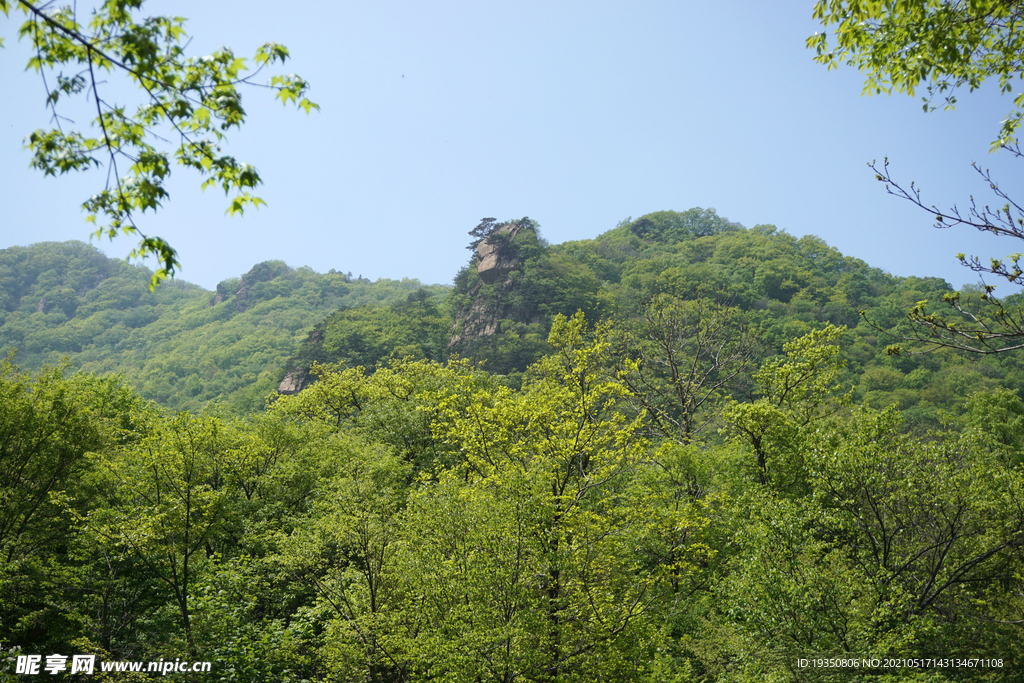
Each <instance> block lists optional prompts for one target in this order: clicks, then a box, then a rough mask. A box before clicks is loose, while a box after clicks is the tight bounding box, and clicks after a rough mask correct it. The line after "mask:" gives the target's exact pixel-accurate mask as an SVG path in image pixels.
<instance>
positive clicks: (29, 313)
mask: <svg viewBox="0 0 1024 683" xmlns="http://www.w3.org/2000/svg"><path fill="white" fill-rule="evenodd" d="M149 277H150V273H149V272H148V271H147V270H145V269H143V268H140V267H138V266H131V265H128V264H125V263H124V262H122V261H118V260H115V259H108V258H106V257H104V256H103V255H102V254H100V253H99V252H98V251H97V250H96V249H95V248H93V247H90V246H88V245H85V244H82V243H79V242H65V243H44V244H37V245H34V246H32V247H28V248H20V247H13V248H10V249H5V250H3V251H0V349H2V352H3V353H7V352H9V351H10V350H12V349H17V354H18V355H17V358H18V361H17V362H18V364H19V365H20V366H22V367H24V368H26V369H29V370H38V369H40V368H41V367H42V366H43V365H44V364H48V365H50V366H56V365H58V364H60V362H61V360H62V359H63V358H65V357H67V358H69V359H70V360H71V361H72V363H73V364H74V366H75V367H76V368H80V369H82V370H87V371H90V372H98V373H122V374H123V375H124V376H125V378H126V379H128V380H129V381H130V382H131V383H132V384H134V385H135V386H136V387H137V388H138V389H139V391H140V393H141V394H142V395H143V396H144V397H146V398H148V399H151V400H155V401H157V402H159V403H161V404H162V405H164V406H166V407H168V408H174V409H186V408H188V409H196V408H199V407H201V406H203V405H206V404H207V403H209V402H210V401H217V400H219V401H222V402H223V404H224V407H225V408H226V409H227V410H228V411H229V412H233V413H236V414H244V413H246V412H249V411H251V410H258V409H260V408H261V407H262V406H263V404H264V401H265V399H266V397H267V396H268V395H270V394H272V393H273V392H274V390H275V389H276V388H277V386H278V383H279V382H280V381H281V378H282V375H283V374H284V372H285V367H286V365H287V363H288V359H289V358H291V357H292V356H293V355H294V354H295V353H296V348H297V347H298V345H299V342H300V341H301V340H302V339H303V338H304V336H305V335H306V334H307V332H308V327H309V322H310V320H317V319H320V318H323V317H324V316H326V315H328V314H329V313H330V312H332V311H335V310H337V309H338V308H340V307H344V306H349V307H357V306H361V305H370V304H373V305H386V304H388V303H390V302H394V301H404V300H405V299H407V298H408V297H409V296H410V294H412V293H414V292H416V291H418V290H419V289H421V285H420V283H419V282H417V281H415V280H403V281H400V282H399V281H391V280H380V281H377V282H373V283H371V282H370V281H368V280H365V279H361V278H358V279H357V278H354V277H352V276H351V274H348V275H346V274H342V273H336V272H331V273H328V274H326V275H321V274H318V273H314V272H313V271H311V270H310V269H308V268H298V269H292V268H289V267H288V266H286V265H285V264H284V263H282V262H280V261H269V262H266V263H262V264H258V265H256V266H254V267H253V268H252V270H250V271H249V272H248V273H246V274H245V275H243V276H242V277H241V278H238V279H231V280H227V281H225V282H222V283H221V284H220V285H218V287H217V292H208V291H205V290H203V289H201V288H199V287H196V286H194V285H190V284H188V283H186V282H182V281H180V280H172V281H170V282H167V283H165V284H164V286H162V287H160V288H159V289H158V290H157V291H155V292H150V291H149V289H148V287H147V282H148V280H149ZM426 291H428V292H430V297H436V296H437V295H438V294H439V293H441V292H443V291H444V288H441V287H436V286H435V287H431V288H427V290H426ZM410 305H412V304H410ZM424 305H426V304H424ZM382 355H384V356H386V355H387V354H386V353H385V354H382ZM374 360H376V358H375V359H374ZM371 362H372V361H371Z"/></svg>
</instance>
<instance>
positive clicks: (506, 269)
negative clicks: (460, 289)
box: [476, 223, 522, 285]
mask: <svg viewBox="0 0 1024 683" xmlns="http://www.w3.org/2000/svg"><path fill="white" fill-rule="evenodd" d="M520 232H522V227H521V226H520V225H519V224H518V223H516V224H513V225H507V226H505V227H503V228H500V229H499V230H497V231H496V232H495V233H494V235H493V236H491V237H488V238H487V239H485V240H484V241H483V242H481V243H480V244H478V245H477V247H476V257H477V265H476V273H477V275H479V276H480V280H481V281H482V282H483V283H484V284H485V285H493V284H494V283H495V282H498V281H499V280H501V279H502V278H504V277H505V276H506V275H508V274H509V273H511V272H512V271H513V270H514V269H515V267H516V264H517V263H518V259H517V258H516V255H515V253H506V252H507V250H506V249H503V247H504V246H505V245H506V244H507V243H508V242H510V241H511V240H512V239H514V238H515V236H516V235H518V234H519V233H520ZM495 236H497V237H498V239H494V237H495Z"/></svg>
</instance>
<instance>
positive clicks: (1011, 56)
mask: <svg viewBox="0 0 1024 683" xmlns="http://www.w3.org/2000/svg"><path fill="white" fill-rule="evenodd" d="M1022 15H1024V6H1022V5H1021V3H1019V2H1000V1H999V0H978V1H972V2H969V3H968V2H945V1H944V0H896V1H895V2H885V3H882V2H849V1H848V0H819V2H818V3H817V4H816V5H815V7H814V18H815V19H817V20H818V21H820V22H821V23H822V25H823V26H824V27H825V28H831V29H832V31H831V34H827V33H824V32H823V33H816V34H815V35H813V36H811V37H810V38H808V39H807V46H808V47H809V48H811V49H813V50H814V51H815V53H816V55H817V56H816V57H815V61H817V62H818V63H820V64H824V65H826V66H827V67H828V68H829V69H832V68H836V67H837V66H838V65H839V64H846V65H849V66H855V67H857V68H858V69H859V70H860V71H861V72H862V73H864V74H865V81H864V93H865V94H877V93H883V92H884V93H892V92H902V93H906V94H908V95H912V96H913V95H915V94H916V93H917V91H918V89H919V88H920V87H921V86H925V87H926V88H927V96H926V97H924V98H923V101H924V108H925V110H926V111H928V110H931V109H934V108H935V106H936V105H935V104H934V102H935V100H936V99H938V98H940V97H941V98H942V99H943V100H944V105H945V107H946V108H947V109H950V108H952V107H953V106H954V105H955V104H956V98H955V96H954V93H955V91H956V90H957V89H958V88H961V87H966V88H968V89H969V90H972V91H973V90H975V89H977V88H979V87H980V86H981V84H982V83H983V82H984V81H986V80H988V79H995V80H997V81H998V82H999V88H1000V90H1001V91H1002V92H1004V93H1007V92H1010V91H1012V89H1013V82H1014V81H1016V80H1019V79H1020V77H1021V75H1022V72H1024V62H1022V60H1021V55H1022V54H1024V34H1022V33H1021V31H1019V30H1017V24H1018V23H1019V22H1020V20H1021V18H1022ZM1022 106H1024V95H1018V96H1017V97H1016V98H1015V99H1014V109H1013V110H1012V111H1011V112H1010V114H1009V115H1008V116H1007V117H1006V118H1005V119H1004V120H1003V121H1002V124H1001V128H1000V131H999V137H998V138H997V139H996V140H995V141H994V142H993V143H992V146H993V149H996V148H998V147H999V146H1000V145H1005V144H1010V143H1012V142H1014V141H1015V140H1016V131H1017V129H1018V127H1019V126H1020V122H1021V119H1022V117H1024V109H1022Z"/></svg>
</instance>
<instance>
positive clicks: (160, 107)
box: [2, 1, 318, 286]
mask: <svg viewBox="0 0 1024 683" xmlns="http://www.w3.org/2000/svg"><path fill="white" fill-rule="evenodd" d="M142 4H143V3H142V2H141V1H135V2H107V3H105V4H104V5H103V6H102V8H100V9H98V10H97V11H95V12H94V13H93V16H92V19H91V20H90V21H89V22H88V24H81V23H79V21H78V17H77V15H76V13H75V10H74V9H73V8H70V7H65V8H59V9H53V8H50V7H47V6H40V5H37V4H35V3H32V2H20V3H19V4H18V7H19V8H20V9H21V10H22V11H23V12H24V13H25V14H26V15H27V16H28V20H27V21H26V22H25V23H24V24H23V25H22V27H21V29H20V36H21V37H22V38H25V39H27V40H29V41H31V43H32V45H33V47H34V48H35V56H33V57H32V58H31V60H30V61H29V66H30V67H31V68H34V69H36V70H37V71H40V72H42V73H43V74H44V77H45V74H46V73H47V72H48V71H50V70H57V69H61V68H64V67H71V68H73V69H78V70H79V71H78V72H77V73H73V74H72V75H70V76H66V75H64V73H63V72H61V73H58V74H57V78H56V81H57V86H56V88H54V89H51V90H48V94H47V103H48V104H49V105H50V107H51V108H53V109H54V114H55V120H57V121H58V122H59V121H60V119H59V118H57V117H58V115H57V110H56V105H57V104H58V103H59V102H60V101H61V100H63V99H65V98H67V97H72V96H75V95H88V97H89V106H90V107H91V108H94V109H95V111H96V118H95V120H94V121H93V127H94V128H96V129H97V130H98V132H99V135H98V136H97V137H96V138H85V137H83V136H82V135H81V134H80V133H78V132H69V133H65V132H64V131H63V130H62V129H61V127H60V124H59V123H58V124H57V126H56V127H55V128H54V129H53V130H51V131H37V132H36V133H33V134H32V136H31V137H30V138H29V139H28V141H27V146H28V147H29V148H30V149H31V150H32V152H33V162H32V164H33V166H34V167H36V168H39V169H40V170H42V171H43V172H44V173H46V174H48V175H54V174H58V173H66V172H68V171H72V170H76V171H77V170H85V169H87V168H90V167H93V166H99V165H101V164H106V166H107V179H106V185H105V187H104V189H103V191H101V192H99V193H97V194H95V195H94V196H93V197H91V198H90V199H89V200H87V201H86V202H85V203H84V204H83V208H84V209H85V210H86V212H87V213H88V220H89V221H90V222H93V223H96V222H97V221H98V220H102V221H103V225H102V227H100V228H99V229H98V230H97V231H96V234H97V235H104V234H105V235H109V236H113V235H115V234H118V233H122V232H123V233H126V234H134V235H137V236H139V237H140V241H139V244H138V246H137V248H136V249H135V251H134V253H133V255H135V256H139V257H145V256H150V255H155V256H157V257H158V258H159V259H160V261H161V268H159V269H158V270H157V274H156V277H155V278H154V280H153V285H154V286H155V285H157V284H159V282H160V281H161V280H163V279H165V278H166V277H169V276H171V275H173V274H174V272H175V270H176V269H177V268H178V267H179V266H180V264H179V262H178V260H177V255H176V253H175V252H174V250H173V249H170V248H169V247H165V246H163V245H164V244H165V243H163V241H162V240H160V239H159V238H151V237H150V236H148V235H147V234H146V233H145V232H143V231H142V230H140V229H139V227H138V225H137V224H136V222H135V217H136V216H137V215H138V214H140V213H143V212H145V211H146V210H147V209H153V210H155V209H157V208H158V207H159V206H160V203H161V201H162V200H163V199H166V198H167V196H168V195H167V191H166V189H165V188H164V183H165V182H166V180H167V177H168V176H169V174H170V171H171V165H170V164H169V163H168V160H169V159H170V158H174V159H175V161H176V162H177V163H178V164H179V165H182V166H186V167H190V168H192V169H194V170H196V171H198V172H199V174H200V175H201V176H203V177H204V178H205V180H204V182H203V187H208V186H210V185H216V186H219V187H221V188H222V189H223V190H224V192H225V193H226V194H228V195H233V196H232V197H231V199H230V204H229V206H228V209H227V213H229V214H232V215H234V214H236V213H243V212H244V210H245V209H246V208H249V207H258V206H259V205H261V204H263V203H264V202H263V200H262V199H260V198H259V197H256V196H253V195H251V194H250V193H249V189H251V188H254V187H256V186H258V185H259V184H261V182H262V181H261V179H260V177H259V174H258V173H256V171H255V169H254V168H253V167H252V166H250V165H248V164H243V163H240V162H238V161H237V160H236V159H235V158H234V157H233V156H230V155H223V154H222V153H221V152H220V149H219V144H220V143H221V142H223V140H224V132H225V131H227V130H229V129H232V128H240V127H241V126H242V124H243V123H244V122H245V119H246V113H245V110H244V109H243V107H242V96H241V92H240V88H241V86H243V85H249V86H262V87H268V88H270V89H272V90H274V91H275V93H276V96H277V97H278V98H279V99H281V101H282V102H283V103H285V104H288V103H294V104H295V106H296V107H297V108H299V109H302V110H303V111H305V112H306V113H309V111H310V110H311V109H318V107H317V105H316V104H315V103H313V102H311V101H310V100H309V99H307V98H306V93H307V91H308V89H309V84H308V83H307V82H306V81H305V80H303V79H302V78H300V77H299V76H296V75H295V74H289V75H287V76H272V78H271V81H270V83H269V84H260V83H258V82H256V81H255V80H253V78H254V76H255V75H256V73H258V72H259V71H260V70H262V69H263V68H264V67H266V66H268V65H270V64H273V63H275V62H284V60H285V59H287V57H288V56H289V53H288V50H287V49H286V48H285V47H284V46H282V45H278V44H276V43H267V44H266V45H264V46H262V47H261V48H259V50H258V51H257V53H256V56H255V60H254V61H255V63H256V66H257V69H256V71H255V72H253V73H252V74H248V75H247V74H246V70H247V66H246V60H245V59H243V58H240V57H236V56H235V55H234V53H233V52H232V51H231V50H229V49H227V48H223V49H221V50H218V51H216V52H214V53H213V54H210V55H206V56H202V57H187V56H186V55H185V45H186V44H187V41H188V36H187V34H186V33H185V31H184V21H185V20H184V19H183V18H181V17H148V18H144V19H137V18H136V16H135V12H136V11H137V10H139V9H140V8H141V6H142ZM2 9H3V10H4V11H5V13H6V11H7V9H8V4H7V3H4V4H3V6H2ZM99 70H102V71H106V72H111V73H120V74H121V75H124V76H127V77H128V79H129V80H130V81H132V82H133V83H134V84H135V85H136V86H137V87H138V88H139V89H140V90H141V93H140V97H141V103H139V104H138V105H137V106H135V107H134V110H133V109H132V107H130V106H125V105H121V104H117V103H113V102H111V101H108V100H107V99H105V97H104V95H103V90H104V88H101V86H103V85H104V83H102V82H100V80H99V78H98V76H97V72H98V71H99ZM172 138H173V139H177V140H178V143H177V146H176V147H175V146H174V144H173V143H171V142H170V139H172ZM154 245H156V247H157V248H156V249H153V246H154Z"/></svg>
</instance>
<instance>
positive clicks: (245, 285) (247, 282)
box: [208, 261, 292, 313]
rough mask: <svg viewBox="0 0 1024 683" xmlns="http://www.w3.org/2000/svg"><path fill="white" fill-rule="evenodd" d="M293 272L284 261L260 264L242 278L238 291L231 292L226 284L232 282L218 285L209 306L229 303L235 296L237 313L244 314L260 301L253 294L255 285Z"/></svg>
mask: <svg viewBox="0 0 1024 683" xmlns="http://www.w3.org/2000/svg"><path fill="white" fill-rule="evenodd" d="M291 270H292V269H291V268H289V267H288V266H287V265H286V264H285V262H284V261H264V262H263V263H258V264H256V265H255V266H253V267H252V270H250V271H249V272H248V273H246V274H245V275H243V276H242V279H241V280H240V281H239V283H238V289H236V290H235V291H234V292H232V291H230V289H229V288H228V286H227V284H226V283H227V282H230V280H227V281H225V282H221V283H220V284H218V285H217V293H216V294H214V295H213V299H211V300H210V303H209V304H208V306H216V305H217V304H219V303H220V302H222V301H227V299H228V297H230V296H231V295H232V294H234V297H235V312H236V313H243V312H245V311H246V310H248V309H249V308H251V307H252V306H253V305H255V304H256V302H257V301H258V299H259V297H258V295H257V294H256V293H255V292H253V287H254V286H255V285H258V284H259V283H261V282H269V281H271V280H273V279H274V278H276V277H280V276H282V275H287V274H288V273H289V272H291Z"/></svg>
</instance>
